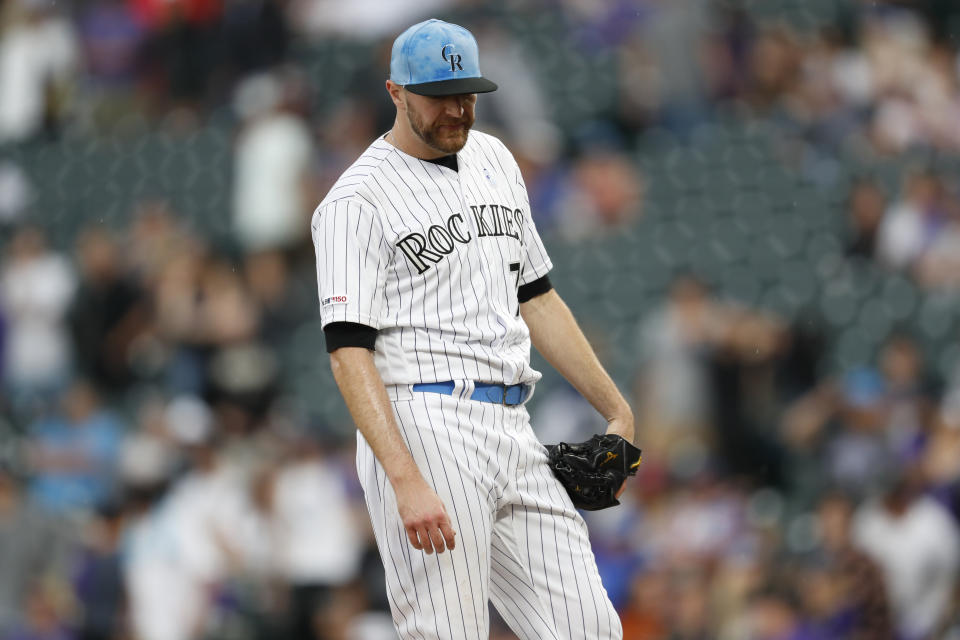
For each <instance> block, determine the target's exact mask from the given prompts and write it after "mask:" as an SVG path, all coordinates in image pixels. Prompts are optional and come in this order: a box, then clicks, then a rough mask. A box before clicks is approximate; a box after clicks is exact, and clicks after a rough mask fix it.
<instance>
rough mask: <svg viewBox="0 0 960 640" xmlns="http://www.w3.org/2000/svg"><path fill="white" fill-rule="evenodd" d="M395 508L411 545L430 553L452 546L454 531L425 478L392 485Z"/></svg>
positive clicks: (444, 510)
mask: <svg viewBox="0 0 960 640" xmlns="http://www.w3.org/2000/svg"><path fill="white" fill-rule="evenodd" d="M396 494H397V510H398V511H399V512H400V519H401V520H402V521H403V526H404V528H405V529H406V531H407V537H409V538H410V544H412V545H413V548H414V549H420V550H422V551H423V552H424V553H427V554H430V553H433V552H434V550H436V552H437V553H443V552H444V551H445V550H446V549H453V548H454V547H455V546H456V544H455V540H454V538H455V537H456V533H455V532H454V531H453V526H452V525H451V523H450V516H448V515H447V509H446V507H444V506H443V501H442V500H440V496H438V495H437V494H436V492H435V491H434V490H433V489H431V488H430V485H428V484H427V483H426V481H423V480H421V482H419V483H416V484H414V485H413V486H404V487H402V488H398V489H396Z"/></svg>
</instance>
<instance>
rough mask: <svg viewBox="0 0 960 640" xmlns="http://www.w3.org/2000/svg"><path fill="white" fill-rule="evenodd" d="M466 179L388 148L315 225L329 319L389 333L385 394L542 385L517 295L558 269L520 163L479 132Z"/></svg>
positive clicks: (382, 341)
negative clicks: (473, 385) (437, 387)
mask: <svg viewBox="0 0 960 640" xmlns="http://www.w3.org/2000/svg"><path fill="white" fill-rule="evenodd" d="M457 159H458V164H459V171H454V170H453V169H450V168H448V167H444V166H440V165H437V164H435V163H432V162H427V161H424V160H420V159H417V158H415V157H413V156H410V155H407V154H406V153H404V152H402V151H400V150H399V149H397V148H395V147H394V146H393V145H391V144H390V143H389V142H387V141H386V140H384V139H383V138H378V139H377V141H376V142H374V143H373V144H372V145H370V147H369V148H368V149H367V150H366V151H365V152H364V153H363V154H362V155H361V156H360V157H359V158H358V159H357V161H356V162H355V163H354V164H353V165H352V166H351V167H350V168H349V169H347V171H346V172H345V173H344V174H343V175H342V176H341V177H340V179H339V180H338V181H337V182H336V184H334V186H333V188H332V189H331V190H330V192H329V193H328V194H327V197H326V198H324V200H323V202H321V203H320V206H319V207H317V210H316V211H315V212H314V214H313V221H312V225H311V228H312V234H313V242H314V247H315V249H316V252H317V282H318V288H319V294H320V302H321V308H320V316H321V322H322V324H323V325H324V326H326V325H327V324H329V323H331V322H356V323H360V324H365V325H368V326H371V327H373V328H374V329H377V330H378V335H377V342H376V353H375V356H374V361H375V363H376V366H377V369H378V371H379V372H380V375H381V377H382V378H383V381H384V383H385V384H388V385H391V384H414V383H417V382H441V381H447V380H478V381H484V382H501V383H506V384H515V383H518V382H526V383H533V382H536V381H537V380H539V379H540V373H539V372H537V371H536V370H534V369H533V368H531V366H530V335H529V331H528V330H527V326H526V324H525V323H524V322H523V319H522V318H521V317H520V313H519V304H518V302H517V289H518V287H519V286H520V285H523V284H526V283H529V282H532V281H534V280H537V279H538V278H541V277H543V276H544V275H546V274H547V272H548V271H549V270H550V268H551V267H552V264H551V262H550V259H549V257H548V256H547V253H546V251H545V249H544V247H543V243H542V242H541V240H540V236H539V235H538V234H537V231H536V228H535V226H534V224H533V219H532V217H531V212H530V204H529V199H528V197H527V191H526V187H525V185H524V183H523V179H522V177H521V176H520V170H519V168H518V167H517V164H516V161H515V160H514V159H513V156H512V155H511V154H510V152H509V151H508V150H507V148H506V147H505V146H504V145H503V143H502V142H500V141H499V140H498V139H496V138H494V137H493V136H490V135H487V134H484V133H480V132H478V131H471V132H470V135H469V138H468V140H467V144H466V146H464V148H463V149H462V150H461V151H460V152H459V153H458V154H457Z"/></svg>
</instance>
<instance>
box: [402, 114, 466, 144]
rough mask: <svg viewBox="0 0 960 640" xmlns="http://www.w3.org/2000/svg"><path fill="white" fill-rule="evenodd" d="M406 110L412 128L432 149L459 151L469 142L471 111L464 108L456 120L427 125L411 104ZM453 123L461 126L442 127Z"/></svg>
mask: <svg viewBox="0 0 960 640" xmlns="http://www.w3.org/2000/svg"><path fill="white" fill-rule="evenodd" d="M406 112H407V122H409V123H410V128H411V129H412V130H413V132H414V133H415V134H417V137H418V138H420V140H422V141H423V143H424V144H425V145H427V146H428V147H430V148H431V149H436V150H437V151H441V152H443V153H457V152H459V151H460V149H463V146H464V145H465V144H467V136H468V135H469V134H470V127H472V126H473V113H472V112H471V111H469V110H467V109H464V111H463V117H461V118H460V120H458V121H456V122H439V123H434V124H432V125H427V123H425V122H424V121H423V118H422V117H421V116H420V114H419V113H417V112H416V111H415V110H413V109H411V108H410V107H409V105H408V106H407V109H406ZM452 124H456V125H459V128H457V129H443V128H441V127H443V126H445V125H452Z"/></svg>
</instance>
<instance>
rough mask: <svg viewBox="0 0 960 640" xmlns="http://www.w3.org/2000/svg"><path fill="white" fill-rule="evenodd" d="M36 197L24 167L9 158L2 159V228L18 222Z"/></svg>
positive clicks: (0, 171)
mask: <svg viewBox="0 0 960 640" xmlns="http://www.w3.org/2000/svg"><path fill="white" fill-rule="evenodd" d="M35 197H36V193H35V190H34V187H33V184H31V181H30V178H28V177H27V174H26V173H24V171H23V169H22V168H21V167H20V166H19V165H17V164H15V163H13V162H10V161H8V160H4V161H0V229H2V228H4V227H7V226H9V225H12V224H13V223H16V222H18V221H19V220H20V219H21V218H22V217H23V215H24V214H25V213H26V211H27V208H28V207H29V205H30V204H31V203H32V202H33V200H34V198H35Z"/></svg>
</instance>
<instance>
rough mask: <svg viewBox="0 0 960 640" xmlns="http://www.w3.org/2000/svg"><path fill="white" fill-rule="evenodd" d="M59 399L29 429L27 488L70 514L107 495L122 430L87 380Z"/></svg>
mask: <svg viewBox="0 0 960 640" xmlns="http://www.w3.org/2000/svg"><path fill="white" fill-rule="evenodd" d="M61 400H62V407H61V411H60V412H58V413H57V414H55V415H54V416H52V417H49V418H42V419H40V420H38V421H37V422H35V423H34V424H33V425H32V426H31V427H30V428H29V431H28V442H27V447H28V459H29V463H30V470H31V474H32V476H33V480H32V482H31V485H30V492H31V494H32V495H33V497H34V498H35V499H36V500H37V502H38V503H39V504H40V505H43V506H44V507H45V508H47V509H50V510H51V511H54V512H60V513H70V512H76V511H80V510H83V509H92V508H94V507H96V506H97V505H99V504H102V503H103V502H104V501H106V500H107V499H109V498H111V497H113V495H114V492H115V491H116V463H117V456H118V453H119V450H120V441H121V437H122V434H123V429H122V426H121V424H120V422H119V421H118V420H117V419H116V418H115V417H114V416H113V415H112V414H111V412H110V411H109V410H107V409H105V408H103V407H102V406H101V405H100V399H99V397H98V396H97V392H96V390H95V389H94V388H93V386H92V385H91V384H90V383H89V382H86V381H82V380H78V381H75V382H74V383H73V384H72V385H71V386H70V387H69V388H68V389H67V390H66V391H65V392H64V394H63V396H62V398H61Z"/></svg>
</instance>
